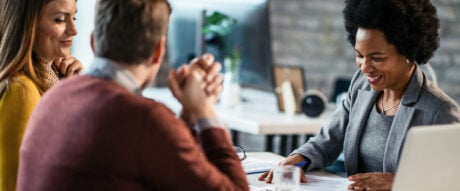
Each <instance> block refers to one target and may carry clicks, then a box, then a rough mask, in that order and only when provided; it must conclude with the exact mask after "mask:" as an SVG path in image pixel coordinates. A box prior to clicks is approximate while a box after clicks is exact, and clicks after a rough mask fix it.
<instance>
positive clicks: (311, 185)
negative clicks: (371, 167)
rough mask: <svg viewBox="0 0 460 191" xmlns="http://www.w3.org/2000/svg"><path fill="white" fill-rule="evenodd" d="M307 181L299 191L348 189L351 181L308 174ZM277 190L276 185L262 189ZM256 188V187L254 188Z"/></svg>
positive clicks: (340, 190) (341, 190) (345, 190)
mask: <svg viewBox="0 0 460 191" xmlns="http://www.w3.org/2000/svg"><path fill="white" fill-rule="evenodd" d="M306 176H307V183H305V184H300V187H299V191H347V190H348V185H349V184H350V181H349V180H348V179H347V178H332V177H323V176H314V175H306ZM263 189H264V190H266V191H271V190H275V186H274V185H270V186H266V187H264V188H262V190H263ZM254 190H255V189H254Z"/></svg>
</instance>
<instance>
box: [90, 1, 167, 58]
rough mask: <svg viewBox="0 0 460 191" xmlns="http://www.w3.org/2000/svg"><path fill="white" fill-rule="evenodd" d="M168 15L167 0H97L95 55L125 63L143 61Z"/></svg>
mask: <svg viewBox="0 0 460 191" xmlns="http://www.w3.org/2000/svg"><path fill="white" fill-rule="evenodd" d="M170 14H171V6H170V5H169V3H168V1H167V0H99V1H98V3H97V6H96V22H95V23H96V24H95V28H94V48H95V52H96V55H97V56H101V57H104V58H109V59H112V60H115V61H119V62H123V63H125V64H138V63H141V62H142V61H144V60H147V59H148V58H149V57H150V55H152V53H153V52H154V51H155V48H156V47H157V45H158V43H159V41H160V38H161V37H162V36H164V35H166V33H167V28H168V21H169V15H170Z"/></svg>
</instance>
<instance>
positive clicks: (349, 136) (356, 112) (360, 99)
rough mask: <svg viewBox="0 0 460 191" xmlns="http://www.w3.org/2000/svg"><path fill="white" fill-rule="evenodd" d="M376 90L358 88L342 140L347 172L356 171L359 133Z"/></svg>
mask: <svg viewBox="0 0 460 191" xmlns="http://www.w3.org/2000/svg"><path fill="white" fill-rule="evenodd" d="M377 96H378V92H375V91H372V90H358V94H357V97H356V99H355V103H354V104H353V106H352V109H351V113H350V117H352V118H350V121H349V126H348V128H347V133H346V134H345V140H344V156H345V167H346V169H347V174H348V175H352V174H355V173H356V172H358V146H359V141H360V137H361V133H362V130H363V127H364V125H365V124H366V121H367V117H368V116H369V112H370V109H372V107H373V106H374V103H375V99H376V98H377Z"/></svg>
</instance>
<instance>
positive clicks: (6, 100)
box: [0, 0, 82, 191]
mask: <svg viewBox="0 0 460 191" xmlns="http://www.w3.org/2000/svg"><path fill="white" fill-rule="evenodd" d="M75 13H76V1H75V0H21V1H18V0H2V1H1V2H0V18H2V19H1V20H0V35H1V36H0V191H10V190H15V184H16V176H17V168H18V156H19V154H18V153H19V146H20V143H21V139H22V134H23V132H24V128H25V126H26V124H27V121H28V119H29V116H30V114H31V113H32V110H33V109H34V107H35V105H36V104H37V102H38V101H39V99H40V98H41V96H42V94H43V93H45V92H46V91H47V90H48V89H49V88H51V87H52V86H53V85H54V84H56V83H57V82H58V81H59V79H60V78H62V77H67V76H71V75H73V74H76V73H78V72H79V71H80V70H81V69H82V65H81V63H80V62H79V61H78V60H76V59H75V58H74V57H72V56H71V55H70V47H71V45H72V38H73V36H75V35H76V34H77V30H76V28H75V25H74V20H75Z"/></svg>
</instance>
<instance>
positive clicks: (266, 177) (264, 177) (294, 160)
mask: <svg viewBox="0 0 460 191" xmlns="http://www.w3.org/2000/svg"><path fill="white" fill-rule="evenodd" d="M302 161H304V158H303V157H302V156H301V155H299V154H293V155H291V156H289V157H287V158H286V159H284V160H283V161H281V162H280V163H279V164H278V165H296V164H299V163H300V162H302ZM259 180H260V181H265V182H266V183H272V181H273V169H272V170H270V171H267V172H264V173H263V174H261V175H260V176H259ZM300 182H302V183H306V182H307V178H305V174H304V172H303V170H301V171H300Z"/></svg>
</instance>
